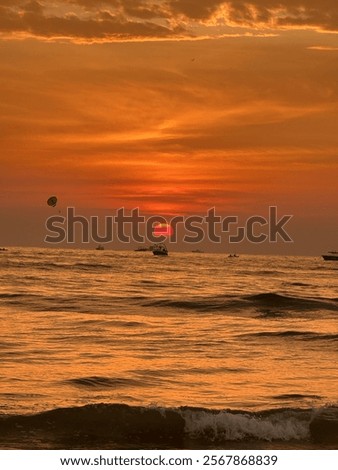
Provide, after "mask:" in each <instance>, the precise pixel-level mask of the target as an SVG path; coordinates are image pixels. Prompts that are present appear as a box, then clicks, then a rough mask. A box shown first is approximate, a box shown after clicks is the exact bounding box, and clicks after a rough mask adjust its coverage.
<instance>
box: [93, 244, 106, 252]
mask: <svg viewBox="0 0 338 470" xmlns="http://www.w3.org/2000/svg"><path fill="white" fill-rule="evenodd" d="M95 250H100V251H102V250H104V246H103V245H99V246H97V247H96V248H95Z"/></svg>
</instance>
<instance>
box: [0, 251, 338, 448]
mask: <svg viewBox="0 0 338 470" xmlns="http://www.w3.org/2000/svg"><path fill="white" fill-rule="evenodd" d="M337 274H338V263H334V262H328V261H326V262H325V261H323V260H322V259H321V258H320V257H317V258H314V257H287V256H283V257H278V256H274V257H272V256H244V255H241V256H240V257H239V258H228V256H227V255H226V254H209V253H178V252H177V253H173V252H170V254H169V256H168V257H156V256H153V255H152V253H151V252H134V251H128V252H127V251H125V252H117V251H110V250H107V249H106V250H104V251H96V250H92V251H90V250H72V249H42V248H10V249H9V250H8V251H7V252H1V253H0V324H1V338H0V360H1V376H0V447H1V448H2V449H58V448H62V449H81V448H82V449H99V448H102V449H109V448H111V449H152V448H154V449H156V448H162V449H175V448H177V449H179V448H187V449H189V448H190V449H193V448H196V449H197V448H200V449H211V448H214V449H232V448H237V449H241V448H242V449H249V448H251V449H321V448H323V449H327V448H331V449H332V448H333V449H334V448H336V447H337V443H338V386H337V383H338V372H337V363H338V347H337V346H338V328H337V317H338V276H337Z"/></svg>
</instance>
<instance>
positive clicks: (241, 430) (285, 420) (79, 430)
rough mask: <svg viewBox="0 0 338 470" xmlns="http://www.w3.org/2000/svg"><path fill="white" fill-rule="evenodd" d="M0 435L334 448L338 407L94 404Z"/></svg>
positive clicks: (21, 420) (12, 423)
mask: <svg viewBox="0 0 338 470" xmlns="http://www.w3.org/2000/svg"><path fill="white" fill-rule="evenodd" d="M0 432H1V434H2V435H4V436H7V437H11V436H12V437H13V435H15V434H17V433H18V432H20V433H21V434H22V433H30V434H34V435H37V433H41V434H43V435H49V436H53V439H56V440H57V439H59V440H61V441H62V442H63V443H65V442H71V445H73V446H75V445H76V442H75V441H76V440H77V441H79V442H84V441H86V440H87V441H88V436H90V437H91V440H93V439H94V440H95V441H96V442H100V443H102V442H110V443H114V444H115V445H125V446H126V445H129V447H128V448H142V445H143V444H145V443H149V442H150V443H152V446H153V447H158V446H163V445H164V444H165V445H166V446H186V447H188V446H189V445H190V446H192V447H193V446H194V444H192V443H193V442H198V445H199V446H200V447H201V448H203V447H205V448H210V446H213V445H226V442H234V441H239V442H242V443H243V442H245V441H250V442H252V441H262V442H272V441H283V442H287V441H309V442H321V443H338V408H337V407H334V406H331V407H326V408H321V409H318V410H313V409H300V408H296V409H288V408H282V409H277V410H265V411H261V412H247V411H240V410H210V409H204V408H191V407H181V408H160V407H138V406H128V405H124V404H95V405H86V406H83V407H72V408H59V409H53V410H50V411H45V412H42V413H39V414H35V415H14V416H13V415H12V416H2V417H0ZM68 439H70V441H68ZM74 440H75V441H74ZM188 442H190V444H187V443H188ZM222 443H223V444H222ZM87 445H88V444H87ZM195 445H196V444H195Z"/></svg>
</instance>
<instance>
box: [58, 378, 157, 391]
mask: <svg viewBox="0 0 338 470" xmlns="http://www.w3.org/2000/svg"><path fill="white" fill-rule="evenodd" d="M64 383H68V384H70V385H75V386H77V387H88V388H100V389H101V388H114V389H115V388H124V387H148V386H149V385H150V384H149V383H147V382H146V381H145V380H135V379H125V378H119V377H114V378H111V377H97V376H93V377H79V378H75V379H69V380H66V381H65V382H64Z"/></svg>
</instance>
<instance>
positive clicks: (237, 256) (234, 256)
mask: <svg viewBox="0 0 338 470" xmlns="http://www.w3.org/2000/svg"><path fill="white" fill-rule="evenodd" d="M228 258H239V255H236V253H234V254H233V255H232V254H230V255H229V256H228Z"/></svg>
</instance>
